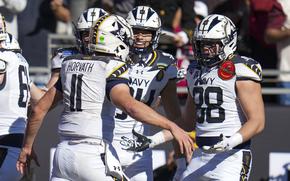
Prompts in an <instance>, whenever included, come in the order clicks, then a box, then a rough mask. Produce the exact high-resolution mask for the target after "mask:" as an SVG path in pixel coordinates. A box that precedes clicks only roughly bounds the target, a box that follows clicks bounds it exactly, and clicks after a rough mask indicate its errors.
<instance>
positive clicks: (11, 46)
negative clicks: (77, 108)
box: [0, 14, 44, 181]
mask: <svg viewBox="0 0 290 181" xmlns="http://www.w3.org/2000/svg"><path fill="white" fill-rule="evenodd" d="M43 94H44V92H42V91H41V90H40V89H39V88H37V87H36V86H35V85H34V84H33V83H32V82H31V81H30V78H29V66H28V63H27V61H26V59H25V58H24V57H23V56H22V55H21V49H20V47H19V44H18V42H17V40H16V39H15V38H14V37H12V35H11V34H9V33H8V32H7V31H6V27H5V21H4V17H3V16H2V15H1V14H0V96H1V104H0V180H3V181H18V180H20V178H21V174H20V173H18V172H17V170H16V168H15V164H16V161H17V157H18V155H19V153H20V150H21V146H22V141H23V138H24V132H25V127H26V119H27V110H28V106H29V104H34V103H35V102H37V101H38V100H39V99H40V97H41V96H42V95H43Z"/></svg>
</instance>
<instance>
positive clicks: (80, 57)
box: [63, 54, 83, 62]
mask: <svg viewBox="0 0 290 181" xmlns="http://www.w3.org/2000/svg"><path fill="white" fill-rule="evenodd" d="M72 59H78V60H82V59H83V55H82V54H74V55H70V56H66V57H65V58H64V59H63V62H64V61H68V60H72Z"/></svg>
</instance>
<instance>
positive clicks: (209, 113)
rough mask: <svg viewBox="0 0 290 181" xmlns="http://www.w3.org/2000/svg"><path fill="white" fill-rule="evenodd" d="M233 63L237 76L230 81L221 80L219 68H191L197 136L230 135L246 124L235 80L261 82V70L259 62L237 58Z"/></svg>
mask: <svg viewBox="0 0 290 181" xmlns="http://www.w3.org/2000/svg"><path fill="white" fill-rule="evenodd" d="M232 61H233V63H234V66H235V75H234V76H233V77H232V78H231V79H229V80H223V79H221V78H220V77H219V75H218V66H214V67H212V68H208V67H204V66H200V65H199V64H198V63H197V62H196V61H194V62H192V63H191V64H190V66H189V67H188V71H187V82H188V90H189V93H190V94H191V96H192V97H193V99H194V102H195V105H196V134H197V136H219V135H220V134H224V135H229V136H230V135H233V134H234V133H235V132H237V131H238V130H239V129H240V128H241V126H242V125H243V124H244V122H245V121H246V118H245V115H244V113H243V111H242V108H241V107H240V104H239V100H238V98H237V95H236V90H235V85H236V81H239V80H253V81H257V82H261V81H262V70H261V66H260V64H259V63H258V62H256V61H255V60H253V59H250V58H247V57H240V56H235V57H234V58H233V59H232Z"/></svg>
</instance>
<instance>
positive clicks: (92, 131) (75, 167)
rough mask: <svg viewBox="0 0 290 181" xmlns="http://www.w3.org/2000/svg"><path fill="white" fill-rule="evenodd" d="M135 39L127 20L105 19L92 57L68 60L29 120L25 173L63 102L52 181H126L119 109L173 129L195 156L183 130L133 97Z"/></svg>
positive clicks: (95, 33)
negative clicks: (42, 131)
mask: <svg viewBox="0 0 290 181" xmlns="http://www.w3.org/2000/svg"><path fill="white" fill-rule="evenodd" d="M132 38H133V32H132V29H131V27H130V25H129V24H128V23H127V22H126V20H125V19H123V18H122V17H120V16H116V15H105V16H102V17H100V18H99V19H98V20H97V21H96V22H95V24H94V25H93V27H92V28H91V30H90V44H89V50H90V52H91V53H90V56H88V55H74V56H69V57H67V58H65V59H64V61H63V63H62V68H61V73H60V79H59V80H58V82H57V83H56V85H55V86H54V87H52V88H50V89H49V90H48V92H47V93H46V94H45V95H44V97H43V98H42V99H41V100H40V101H39V103H38V104H37V105H36V107H35V108H34V109H33V111H32V114H31V117H30V118H29V121H28V128H27V131H26V137H25V140H24V145H23V149H22V151H21V154H20V156H19V159H18V162H17V169H18V170H19V171H20V172H21V173H24V172H25V169H26V167H25V165H26V164H27V163H28V162H29V159H30V158H31V156H32V155H31V150H32V145H33V142H34V139H35V136H36V134H37V132H38V130H39V127H40V125H41V123H42V120H43V118H44V116H45V115H46V113H47V112H48V110H49V109H50V108H51V107H52V106H54V105H55V103H56V102H57V101H59V100H63V102H64V110H63V113H62V115H61V120H60V123H59V127H58V129H59V133H60V138H61V139H60V140H61V141H60V143H59V144H58V146H57V148H56V152H55V157H54V162H53V171H52V178H51V180H60V179H61V180H92V181H93V180H102V181H103V180H113V179H112V177H114V178H116V179H119V180H123V179H125V180H126V177H125V176H124V175H123V172H122V168H121V166H120V163H119V161H118V156H117V154H116V151H115V150H114V148H113V147H112V146H111V141H112V137H113V129H114V114H115V109H116V106H117V107H119V108H120V109H121V110H123V111H124V112H126V113H128V114H129V115H131V116H132V117H134V118H135V119H138V120H140V121H143V122H146V123H149V124H153V125H156V126H160V127H162V128H164V129H168V130H170V131H171V132H172V134H173V135H174V136H175V138H176V139H177V140H178V142H179V143H180V147H181V151H182V152H187V153H188V154H190V153H191V147H192V144H193V143H192V141H191V140H190V139H188V137H187V135H186V134H185V132H184V131H183V130H182V129H181V128H179V127H178V126H176V124H174V123H173V122H171V121H169V120H168V119H166V118H165V117H163V116H161V115H159V114H157V113H156V112H155V111H153V110H152V109H150V108H149V107H148V106H146V105H145V104H143V103H141V102H139V101H136V100H135V99H134V98H133V97H132V96H131V95H130V90H129V87H128V85H127V84H128V77H127V72H128V65H127V64H126V63H125V61H126V59H127V55H128V53H129V48H128V44H130V43H132ZM110 176H112V177H110Z"/></svg>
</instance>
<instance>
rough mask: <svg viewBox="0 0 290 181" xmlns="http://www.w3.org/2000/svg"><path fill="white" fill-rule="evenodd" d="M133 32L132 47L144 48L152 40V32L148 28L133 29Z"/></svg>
mask: <svg viewBox="0 0 290 181" xmlns="http://www.w3.org/2000/svg"><path fill="white" fill-rule="evenodd" d="M133 33H134V45H133V46H134V47H135V48H146V47H148V46H149V45H150V43H151V41H152V32H151V31H148V30H141V29H133Z"/></svg>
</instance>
